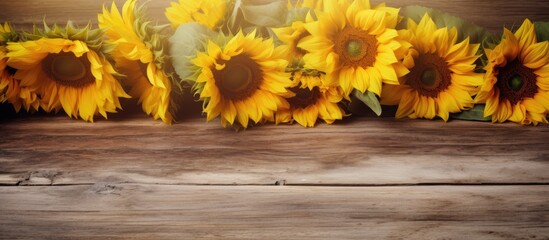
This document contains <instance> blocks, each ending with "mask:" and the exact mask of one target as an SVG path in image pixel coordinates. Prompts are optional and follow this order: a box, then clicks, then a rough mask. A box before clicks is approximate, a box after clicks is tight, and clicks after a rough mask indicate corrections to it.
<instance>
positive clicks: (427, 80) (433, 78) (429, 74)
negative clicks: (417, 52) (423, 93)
mask: <svg viewBox="0 0 549 240" xmlns="http://www.w3.org/2000/svg"><path fill="white" fill-rule="evenodd" d="M438 75H439V74H438V72H437V70H436V69H433V68H427V69H425V70H423V73H422V74H421V77H420V79H421V82H422V83H423V86H424V87H425V88H431V87H436V84H437V77H438Z"/></svg>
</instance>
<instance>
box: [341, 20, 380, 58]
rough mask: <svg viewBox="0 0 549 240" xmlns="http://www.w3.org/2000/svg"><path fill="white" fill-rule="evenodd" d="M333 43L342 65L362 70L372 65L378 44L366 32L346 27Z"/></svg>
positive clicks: (374, 38)
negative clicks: (361, 68)
mask: <svg viewBox="0 0 549 240" xmlns="http://www.w3.org/2000/svg"><path fill="white" fill-rule="evenodd" d="M334 43H335V45H334V51H335V52H336V53H337V54H338V55H339V56H340V61H341V63H342V65H345V66H352V67H363V68H365V67H370V66H373V65H374V63H375V60H376V54H377V43H378V42H377V39H376V37H375V36H373V35H370V34H368V32H366V31H364V30H361V29H357V28H354V27H349V26H347V27H345V28H344V29H343V30H342V31H341V32H340V33H338V34H337V35H336V37H335V39H334Z"/></svg>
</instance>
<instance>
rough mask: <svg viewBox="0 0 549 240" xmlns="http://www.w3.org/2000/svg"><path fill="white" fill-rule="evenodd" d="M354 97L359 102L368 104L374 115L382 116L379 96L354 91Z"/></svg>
mask: <svg viewBox="0 0 549 240" xmlns="http://www.w3.org/2000/svg"><path fill="white" fill-rule="evenodd" d="M354 95H355V97H356V98H358V100H360V101H361V102H363V103H364V104H366V106H368V107H369V108H370V109H372V111H374V113H375V114H376V115H378V116H381V104H380V103H379V99H377V96H376V94H375V93H373V92H368V91H366V92H364V93H361V92H360V91H356V90H355V91H354Z"/></svg>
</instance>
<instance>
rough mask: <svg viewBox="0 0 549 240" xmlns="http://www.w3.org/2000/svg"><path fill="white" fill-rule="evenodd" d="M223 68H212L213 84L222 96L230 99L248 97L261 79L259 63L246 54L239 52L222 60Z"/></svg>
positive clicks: (257, 86) (257, 87) (261, 73)
mask: <svg viewBox="0 0 549 240" xmlns="http://www.w3.org/2000/svg"><path fill="white" fill-rule="evenodd" d="M221 64H225V68H223V69H222V70H216V69H215V68H214V69H212V72H213V75H214V79H215V85H216V86H217V87H218V88H219V91H220V92H221V95H223V97H225V98H228V99H231V100H242V99H245V98H248V97H250V96H251V95H252V94H253V93H254V92H255V91H256V90H257V89H259V85H260V84H261V81H262V80H263V72H262V71H261V68H260V67H259V65H258V64H257V63H256V62H255V61H254V60H252V59H251V58H250V57H249V56H248V55H246V54H241V55H238V56H235V57H232V58H231V59H230V60H228V61H225V62H224V63H223V62H222V63H221Z"/></svg>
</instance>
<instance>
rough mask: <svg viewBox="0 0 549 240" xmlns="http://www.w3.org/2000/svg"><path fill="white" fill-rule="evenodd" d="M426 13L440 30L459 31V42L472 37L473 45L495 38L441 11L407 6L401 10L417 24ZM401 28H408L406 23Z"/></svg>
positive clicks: (480, 28) (481, 29)
mask: <svg viewBox="0 0 549 240" xmlns="http://www.w3.org/2000/svg"><path fill="white" fill-rule="evenodd" d="M426 13H427V14H429V16H430V17H431V18H432V19H433V21H434V22H435V24H436V25H437V27H439V28H442V27H448V28H452V27H455V28H456V29H457V30H458V35H459V36H458V38H459V41H463V40H464V39H465V38H467V37H470V40H471V42H472V43H480V42H483V41H485V40H486V39H491V38H494V35H493V34H491V33H490V32H488V31H487V30H486V29H485V28H482V27H480V26H477V25H475V24H473V23H470V22H467V21H465V20H463V19H461V18H458V17H455V16H452V15H450V14H448V13H445V12H442V11H439V10H435V9H432V8H426V7H422V6H406V7H404V8H402V9H401V14H402V16H404V17H405V18H410V19H412V20H414V21H415V22H416V23H418V22H419V21H420V20H421V18H423V16H424V15H425V14H426ZM399 28H406V21H402V22H401V24H400V26H399Z"/></svg>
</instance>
